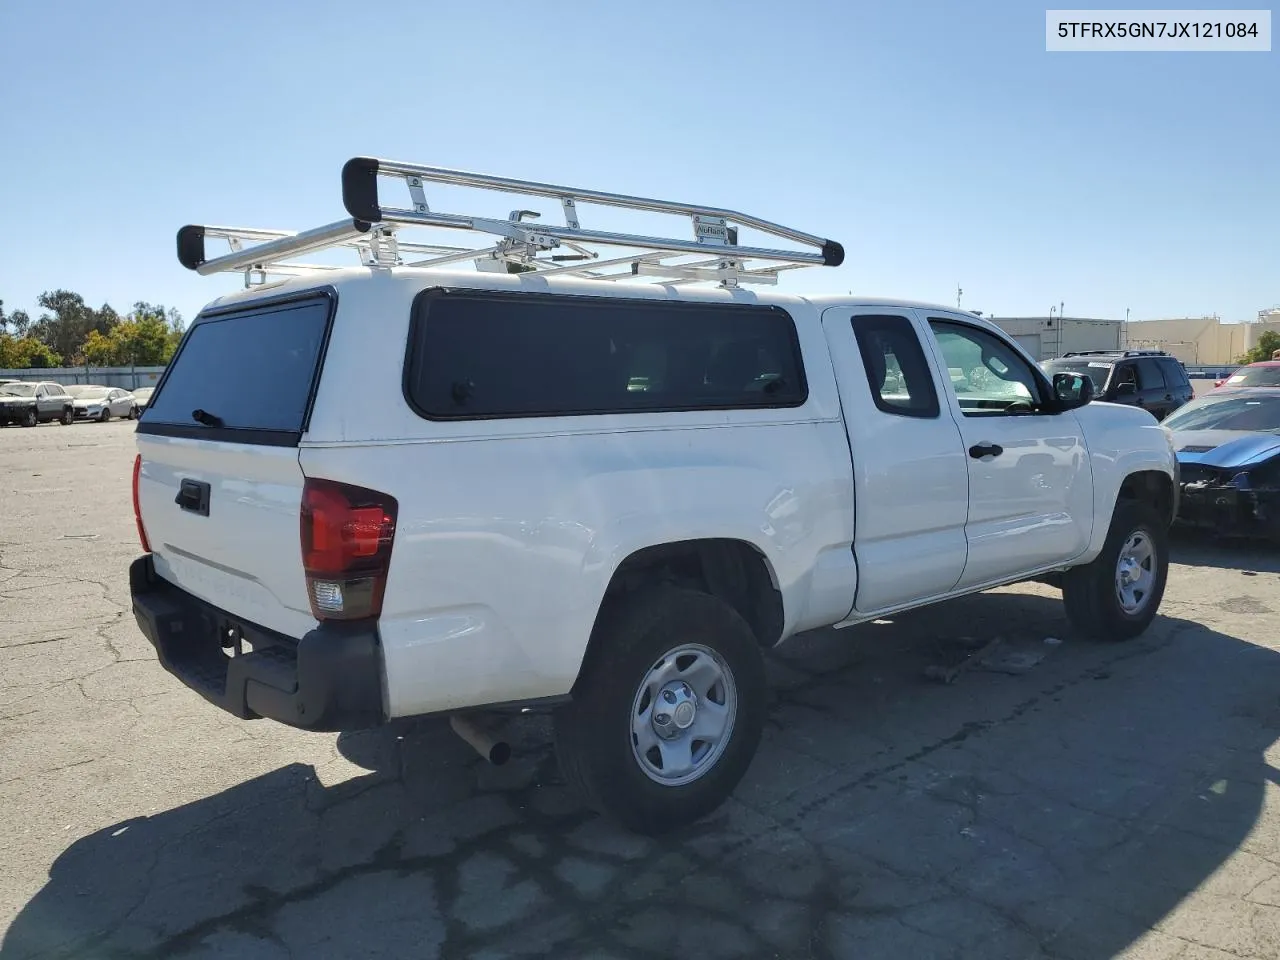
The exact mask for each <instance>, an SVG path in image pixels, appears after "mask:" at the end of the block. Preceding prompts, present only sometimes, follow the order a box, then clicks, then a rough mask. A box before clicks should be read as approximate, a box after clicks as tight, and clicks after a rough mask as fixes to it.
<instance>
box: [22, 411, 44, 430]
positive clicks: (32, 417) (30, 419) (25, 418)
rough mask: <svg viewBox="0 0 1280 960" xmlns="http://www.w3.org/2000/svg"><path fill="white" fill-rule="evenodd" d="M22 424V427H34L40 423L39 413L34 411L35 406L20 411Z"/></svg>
mask: <svg viewBox="0 0 1280 960" xmlns="http://www.w3.org/2000/svg"><path fill="white" fill-rule="evenodd" d="M22 425H23V426H24V427H36V426H39V425H40V414H39V413H37V412H36V408H35V407H31V408H30V409H28V410H24V411H22Z"/></svg>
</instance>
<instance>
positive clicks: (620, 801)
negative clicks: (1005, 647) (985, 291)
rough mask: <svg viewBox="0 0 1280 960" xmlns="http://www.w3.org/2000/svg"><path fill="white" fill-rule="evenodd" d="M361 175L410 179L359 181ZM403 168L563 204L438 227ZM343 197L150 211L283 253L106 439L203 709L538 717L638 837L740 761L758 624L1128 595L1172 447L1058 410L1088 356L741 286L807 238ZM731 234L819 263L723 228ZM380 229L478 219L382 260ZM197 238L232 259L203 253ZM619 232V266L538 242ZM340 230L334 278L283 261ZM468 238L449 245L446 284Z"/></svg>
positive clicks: (738, 768) (782, 632)
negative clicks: (1060, 355)
mask: <svg viewBox="0 0 1280 960" xmlns="http://www.w3.org/2000/svg"><path fill="white" fill-rule="evenodd" d="M371 168H372V169H371ZM379 175H381V176H383V177H386V176H392V177H401V178H403V179H406V180H407V181H408V183H409V186H410V191H411V194H412V195H413V199H414V201H415V203H414V204H413V205H412V206H410V207H406V208H403V209H396V210H392V209H388V208H385V207H382V206H380V205H379V203H378V198H377V192H376V190H377V188H376V185H375V186H373V187H370V184H369V182H368V181H372V182H374V183H375V184H376V178H377V177H378V176H379ZM462 177H467V178H470V179H469V180H466V181H462V180H459V179H457V178H462ZM415 178H417V182H416V184H415ZM449 178H454V179H452V180H451V179H449ZM423 180H442V181H445V182H453V183H462V184H463V185H466V186H481V187H486V186H490V187H493V185H494V184H495V183H496V187H493V188H494V189H499V190H505V191H508V192H525V193H528V194H531V195H534V196H540V197H555V198H557V199H558V200H560V202H561V203H562V204H563V205H564V210H565V217H566V221H567V222H566V225H565V226H563V227H559V226H557V227H554V228H552V227H544V226H541V225H538V226H536V227H535V226H532V225H531V224H530V222H529V221H528V219H527V211H516V212H515V213H513V214H512V216H511V217H509V218H507V219H505V220H487V219H483V218H476V217H472V218H467V221H468V222H467V223H466V224H459V223H458V222H452V221H451V220H450V218H453V221H456V220H459V219H461V218H460V217H459V216H458V215H452V214H438V213H435V212H432V211H430V210H429V208H428V207H427V205H426V202H425V200H423V201H422V202H421V206H420V207H419V206H418V204H417V196H418V194H419V193H421V190H422V181H423ZM477 181H481V182H477ZM566 197H568V198H569V200H568V202H567V203H565V198H566ZM575 197H576V200H577V201H578V202H594V203H604V204H609V203H612V204H613V205H614V206H627V205H630V206H632V207H636V208H637V209H646V210H650V211H656V212H661V213H672V212H677V213H686V214H690V215H692V216H693V217H694V227H695V230H694V240H692V241H683V240H661V239H660V238H653V237H648V236H644V237H641V236H631V235H622V234H612V233H610V234H605V233H598V232H593V231H589V230H587V229H585V228H583V227H582V226H581V225H580V224H579V222H578V214H577V207H576V204H575ZM344 200H345V201H346V205H347V209H348V212H349V213H350V214H351V219H348V220H343V221H339V222H338V223H337V224H332V225H329V226H327V227H323V228H318V229H317V230H314V231H308V232H306V233H302V234H296V235H293V234H287V233H284V232H278V231H277V232H272V231H248V230H245V231H241V232H240V235H239V239H237V238H236V235H235V232H234V231H231V230H229V229H222V228H202V227H188V228H184V230H183V231H181V232H180V234H179V243H178V246H179V257H180V259H181V260H182V262H183V263H184V264H185V265H187V266H188V267H191V268H193V269H196V270H199V271H200V272H202V273H212V272H217V271H220V270H233V271H245V272H246V275H247V276H252V277H253V278H254V279H257V278H258V277H260V276H266V275H268V274H276V273H281V274H293V275H294V276H292V278H291V279H287V280H285V281H283V282H272V283H267V284H255V285H251V286H249V288H248V289H246V290H245V291H242V292H240V293H236V294H233V295H230V296H226V297H223V298H221V299H219V300H216V301H214V302H213V303H212V304H211V305H209V306H208V307H207V308H206V309H205V310H204V311H203V312H202V313H201V314H200V316H199V317H198V318H197V319H196V320H195V321H194V322H193V323H192V325H191V328H190V329H189V331H188V332H187V334H186V337H185V339H184V340H183V342H182V345H181V346H180V348H179V350H178V352H177V355H176V356H175V358H174V360H173V362H172V363H171V364H170V366H169V368H168V370H167V371H166V373H165V375H164V377H163V379H162V380H161V382H160V384H159V386H158V387H157V389H156V391H155V393H154V395H153V396H152V398H151V401H150V403H149V405H148V406H147V408H146V411H145V412H144V413H143V414H142V416H141V419H140V422H139V425H138V428H137V444H138V457H137V461H136V464H135V469H134V480H133V497H134V505H135V510H136V514H137V524H138V533H139V536H140V539H141V542H142V547H143V550H144V555H143V556H142V557H140V558H139V559H138V560H137V561H136V562H135V563H134V564H133V566H132V568H131V570H130V581H131V587H132V594H133V609H134V612H135V615H136V617H137V621H138V624H139V625H140V627H141V629H142V631H143V632H144V633H145V634H146V636H147V638H148V639H149V640H150V641H151V642H152V644H154V646H155V648H156V650H157V652H158V655H159V658H160V662H161V663H162V664H163V665H164V667H165V668H166V669H168V670H169V671H171V672H172V673H173V674H174V675H175V676H177V677H178V678H179V679H180V680H182V681H183V682H184V683H185V684H187V685H188V686H190V687H191V688H193V689H195V690H197V691H198V692H199V693H201V694H202V695H203V696H205V697H206V698H207V699H208V700H210V701H211V702H212V703H214V704H216V705H217V706H219V707H221V708H223V709H225V710H228V711H230V712H231V713H233V714H235V715H236V716H238V717H242V718H244V719H253V718H259V717H265V718H271V719H275V720H278V721H280V722H283V723H287V724H292V725H294V726H298V727H304V728H310V729H313V730H330V731H331V730H347V729H356V728H362V727H368V726H372V725H376V724H380V723H385V722H389V721H392V720H395V719H397V718H405V717H419V716H423V715H430V714H441V715H449V716H451V717H454V718H458V719H459V721H460V722H461V723H465V722H467V721H468V718H469V717H471V716H472V715H474V714H488V713H492V712H495V711H504V710H523V709H547V710H550V711H552V712H553V714H554V727H555V733H556V741H557V749H558V751H559V756H560V759H561V764H562V767H563V769H564V772H565V775H566V777H567V778H568V779H569V780H570V781H571V782H573V783H574V784H576V785H577V786H579V787H580V788H581V789H582V790H583V792H584V793H585V795H586V796H587V797H588V798H589V799H590V800H591V801H592V802H593V803H594V804H595V805H596V806H597V807H598V808H599V809H601V810H602V811H604V812H606V813H608V814H610V815H611V816H613V817H614V818H615V819H617V820H618V821H620V822H621V823H622V824H624V825H625V826H627V827H629V828H631V829H634V830H638V831H645V832H657V831H661V830H665V829H668V828H671V827H674V826H677V825H680V824H685V823H688V822H690V821H692V820H695V819H697V818H699V817H701V816H703V815H705V814H706V813H708V812H709V811H710V810H712V809H714V808H715V807H716V806H717V805H718V804H720V803H721V802H722V801H723V800H724V798H725V797H726V796H728V795H729V794H730V793H731V792H732V790H733V789H734V787H735V786H736V785H737V783H738V781H739V780H740V778H741V777H742V775H743V774H744V772H745V771H746V769H747V767H748V765H749V763H750V762H751V759H752V756H753V754H754V752H755V750H756V747H757V744H758V742H759V738H760V734H761V728H762V723H763V721H764V716H765V711H766V702H767V698H766V684H765V677H764V668H763V659H762V651H764V650H765V649H767V648H769V647H772V646H774V645H775V644H778V643H780V642H781V641H783V640H785V639H786V638H788V637H790V636H792V635H793V634H796V633H798V632H800V631H804V630H810V629H813V628H817V627H826V626H836V627H844V626H848V625H851V624H856V623H859V622H861V621H865V620H871V619H873V618H877V617H881V616H884V615H886V614H891V613H893V612H895V611H901V610H905V609H909V608H912V607H919V606H922V605H925V604H931V603H936V602H938V601H940V600H945V599H947V598H950V597H956V596H960V595H962V594H968V593H973V592H975V591H980V590H984V589H987V588H989V587H993V586H996V585H1000V584H1008V583H1013V582H1017V581H1025V580H1030V579H1042V580H1048V581H1050V582H1057V583H1060V584H1061V586H1062V589H1063V595H1064V601H1065V605H1066V612H1067V614H1068V615H1069V617H1070V619H1071V621H1072V622H1073V623H1074V624H1075V626H1076V627H1077V628H1079V629H1080V630H1081V631H1083V632H1085V633H1087V634H1091V635H1095V636H1097V637H1099V638H1102V639H1114V640H1122V639H1126V638H1129V637H1133V636H1135V635H1137V634H1139V633H1141V632H1142V631H1143V630H1144V629H1145V628H1146V627H1147V626H1148V624H1149V623H1150V622H1151V620H1152V618H1153V617H1154V616H1155V614H1156V609H1157V607H1158V605H1159V603H1160V600H1161V596H1162V593H1163V591H1164V585H1165V577H1166V571H1167V567H1168V555H1167V550H1166V532H1167V528H1168V526H1169V523H1170V521H1171V518H1172V517H1173V515H1174V512H1175V506H1176V497H1177V490H1178V484H1177V466H1176V459H1175V457H1174V454H1173V450H1172V447H1171V444H1170V441H1169V437H1168V434H1167V432H1166V431H1165V430H1164V429H1163V428H1162V427H1160V426H1159V425H1158V424H1157V423H1156V421H1155V420H1154V419H1153V418H1152V416H1151V415H1150V414H1149V413H1147V412H1145V411H1143V410H1138V409H1135V408H1132V407H1126V406H1117V405H1112V404H1105V403H1091V402H1090V399H1091V392H1090V382H1089V380H1088V379H1087V378H1084V377H1080V376H1078V375H1075V374H1070V373H1066V374H1059V375H1057V376H1055V377H1054V378H1053V380H1052V381H1050V380H1049V379H1048V378H1047V377H1046V375H1045V374H1044V373H1043V372H1042V371H1041V370H1040V369H1039V368H1038V367H1037V365H1036V364H1035V363H1034V362H1033V361H1032V359H1031V358H1030V357H1028V356H1027V355H1026V354H1025V353H1023V351H1022V350H1021V349H1020V348H1019V347H1018V346H1017V345H1016V344H1015V343H1014V342H1013V341H1012V340H1011V339H1010V338H1009V337H1007V336H1006V335H1004V334H1003V333H1002V332H1001V331H1000V330H999V329H998V328H996V327H995V326H994V325H992V324H990V323H988V322H986V321H984V320H982V319H981V318H979V317H977V316H974V315H972V314H969V313H965V312H962V311H959V310H956V309H950V308H947V307H941V306H932V305H928V304H920V303H908V302H900V301H885V300H870V299H861V298H858V297H843V296H841V297H807V296H788V295H781V294H771V293H758V292H754V291H752V292H749V291H748V290H747V289H746V288H745V287H744V286H743V284H744V283H745V282H746V281H748V280H761V279H764V280H766V281H767V280H769V279H771V278H772V277H774V276H776V273H774V272H772V271H771V269H770V267H769V266H766V267H765V268H760V267H755V268H751V267H749V266H748V263H749V261H750V260H751V258H752V257H757V258H760V259H763V260H765V261H766V263H767V264H772V265H773V267H775V268H776V266H777V265H778V263H779V262H782V263H796V262H798V263H801V264H808V263H813V264H821V263H828V264H829V263H832V262H838V261H839V259H840V258H841V257H842V252H841V249H840V247H839V245H838V244H835V243H833V242H831V241H825V240H822V239H821V238H817V237H810V236H809V235H806V234H800V233H799V232H797V231H791V230H787V228H781V227H776V225H772V224H769V223H768V222H767V221H761V220H757V219H755V218H750V217H746V216H745V215H740V214H733V213H732V212H731V211H721V210H713V209H706V208H700V207H684V206H682V205H675V204H664V203H663V202H661V201H642V200H640V199H638V198H629V197H620V196H617V195H613V194H598V193H592V192H590V191H571V190H570V189H569V188H564V187H555V186H551V185H546V184H532V183H527V182H523V181H511V180H501V181H498V180H497V179H496V178H494V179H493V181H492V183H491V182H489V181H488V180H485V178H481V177H480V176H479V175H472V174H460V173H458V172H456V171H441V170H439V169H438V168H431V167H416V166H410V165H405V164H388V163H386V162H385V161H381V162H380V161H372V160H363V159H361V160H357V161H352V162H351V163H350V164H348V167H347V169H346V170H345V171H344ZM642 203H643V204H650V205H651V206H650V207H640V206H639V205H640V204H642ZM654 204H663V206H661V207H656V208H655V207H653V206H652V205H654ZM690 212H691V213H690ZM415 217H416V218H417V219H414V218H415ZM735 220H736V221H737V222H739V223H741V224H746V226H747V227H753V228H758V229H764V230H766V231H769V230H770V229H772V232H774V233H775V235H778V236H784V237H787V238H790V239H792V240H797V241H798V242H800V243H809V244H811V245H812V246H815V247H818V248H819V252H817V253H813V254H809V253H800V252H795V253H790V254H784V253H783V252H781V251H778V250H776V249H773V248H763V247H746V246H742V245H740V244H739V243H738V242H737V241H738V238H737V236H736V233H737V230H736V228H734V227H726V226H724V224H725V223H726V222H729V223H731V222H735ZM442 221H448V222H442ZM708 222H709V226H708ZM762 225H763V226H762ZM409 226H426V227H435V228H438V229H439V228H448V227H453V228H455V229H465V230H472V231H475V230H479V231H484V232H489V233H492V234H495V235H496V236H497V238H498V242H497V244H496V245H495V246H494V247H491V248H482V249H480V250H478V251H477V250H464V251H462V252H461V253H459V252H458V249H457V248H449V247H445V246H443V245H440V244H439V243H438V242H435V243H431V244H424V243H420V244H417V245H414V244H411V243H410V242H409V241H407V240H405V239H404V238H403V237H398V236H397V231H399V230H402V229H405V228H407V227H409ZM782 231H785V232H782ZM219 236H222V237H224V238H226V239H232V240H233V241H234V242H233V243H232V245H231V246H232V252H231V253H229V254H226V255H225V256H222V257H218V258H213V259H208V258H207V257H206V254H205V250H204V247H205V243H206V241H207V240H209V239H213V238H217V237H219ZM601 238H605V239H601ZM619 238H621V241H625V242H626V244H629V245H630V247H631V248H633V249H638V250H640V252H639V253H635V252H633V253H631V254H628V255H627V256H625V257H616V258H614V261H613V262H614V263H622V264H623V269H624V272H626V273H627V274H629V275H632V276H636V277H637V280H636V282H630V281H629V280H628V278H627V277H626V276H623V277H622V278H621V280H619V278H618V275H617V274H613V275H610V274H608V273H607V271H606V269H605V268H606V265H607V264H609V262H610V261H608V260H601V259H600V258H599V256H598V255H594V254H592V255H590V257H591V258H590V259H585V260H583V261H579V262H580V263H582V264H583V265H582V266H575V263H574V261H572V260H569V261H567V262H566V260H565V259H551V257H552V256H553V254H550V251H555V250H562V251H563V250H569V251H581V250H583V249H586V244H587V243H588V242H589V241H590V242H596V243H600V244H612V245H613V246H614V247H618V246H623V245H624V244H623V243H622V242H621V241H620V239H619ZM249 243H252V244H253V245H252V246H246V244H249ZM335 246H336V247H343V248H348V247H354V248H355V249H356V250H357V251H358V252H359V255H360V256H361V258H362V260H364V264H363V265H361V266H358V267H351V268H334V267H332V265H328V264H326V265H320V266H315V267H314V268H310V269H309V268H305V267H303V266H300V265H299V263H300V260H299V257H302V256H303V255H305V254H308V253H310V252H314V251H315V250H317V249H327V248H331V247H335ZM698 249H701V250H702V251H703V259H702V261H694V262H693V263H692V264H690V263H689V262H688V260H687V258H688V257H689V256H691V255H692V256H697V252H696V251H697V250H698ZM707 254H710V256H711V257H712V261H711V264H710V266H708V265H707V260H706V256H707ZM570 255H571V256H579V255H581V256H588V254H577V253H571V254H570ZM407 256H416V257H419V258H422V259H425V260H426V261H427V265H426V266H425V267H422V266H412V265H408V264H406V257H407ZM464 257H468V258H470V259H472V260H475V261H476V263H477V266H479V269H478V270H453V271H449V270H446V269H443V268H444V267H447V266H448V264H450V263H457V262H459V261H460V260H462V259H463V258H464ZM628 257H629V258H631V259H629V260H628ZM664 258H665V259H664ZM679 258H685V260H684V261H683V262H677V263H672V262H671V260H672V259H677V260H679ZM788 258H789V259H788ZM805 258H810V259H805ZM624 261H626V262H625V263H624ZM493 264H497V265H498V267H499V271H498V272H494V271H493V266H492V265H493ZM507 264H515V265H516V266H515V268H514V270H512V268H509V267H507V266H506V265H507ZM699 264H701V265H699ZM628 268H629V269H628ZM575 271H576V273H577V275H576V276H575V275H572V274H574V273H575ZM664 271H665V272H666V279H667V281H668V282H664V283H649V282H644V281H645V279H646V278H648V277H661V276H662V273H663V272H664ZM583 273H586V274H587V277H586V278H584V277H583ZM556 274H559V275H556ZM566 274H569V275H566ZM672 278H675V279H672ZM705 279H711V280H718V281H719V283H720V286H719V287H713V288H711V289H698V288H697V287H696V283H695V282H694V281H698V280H705ZM472 719H474V717H472ZM459 729H460V730H468V729H469V730H470V731H471V739H472V741H473V742H475V740H476V739H477V736H478V735H477V733H476V729H475V726H474V724H473V725H471V726H470V727H462V726H460V727H459Z"/></svg>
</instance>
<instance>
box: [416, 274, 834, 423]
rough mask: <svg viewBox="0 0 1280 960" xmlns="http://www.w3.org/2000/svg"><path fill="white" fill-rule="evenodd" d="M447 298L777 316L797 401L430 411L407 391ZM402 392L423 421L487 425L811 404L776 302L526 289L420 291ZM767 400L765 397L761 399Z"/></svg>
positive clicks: (796, 347) (795, 346)
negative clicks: (430, 324)
mask: <svg viewBox="0 0 1280 960" xmlns="http://www.w3.org/2000/svg"><path fill="white" fill-rule="evenodd" d="M446 297H461V298H464V299H475V300H507V301H514V302H521V301H529V300H543V301H550V302H554V301H564V302H569V303H582V302H583V301H597V302H600V303H602V304H604V305H609V304H614V303H620V304H621V303H625V304H628V305H631V304H652V305H658V304H661V305H662V306H663V307H665V308H669V309H675V310H705V309H709V308H710V309H725V308H728V309H735V310H742V309H754V310H768V311H772V312H775V313H779V314H781V315H782V316H784V317H785V318H786V320H787V323H788V327H789V336H788V339H789V341H790V344H791V350H792V354H793V357H794V360H795V366H796V373H797V375H798V377H799V381H800V382H799V384H798V385H797V386H798V388H799V392H798V398H797V399H790V400H786V401H777V400H774V401H770V402H765V403H731V404H715V405H709V404H696V405H671V406H663V407H646V408H645V409H643V410H637V409H635V408H634V407H625V408H621V409H617V410H585V411H582V412H575V411H572V410H570V411H552V412H546V411H531V412H522V413H500V414H491V413H484V414H474V413H468V414H440V413H432V412H430V411H428V410H427V409H426V408H425V407H423V406H422V405H421V404H420V403H418V401H417V400H416V399H415V397H414V396H413V391H412V389H411V388H410V387H411V383H412V381H413V379H414V377H413V372H414V371H415V370H416V362H417V359H418V351H419V349H420V344H421V343H422V339H423V338H422V337H421V336H420V335H419V334H420V332H421V328H422V325H423V324H424V323H425V322H426V318H427V315H428V313H429V312H430V307H431V304H432V303H434V302H435V301H437V300H441V299H444V298H446ZM400 392H401V394H402V395H403V396H404V401H405V403H407V404H408V405H409V409H410V410H412V411H413V412H414V413H415V414H417V415H418V416H419V417H421V418H422V419H424V420H428V421H431V422H434V423H456V422H468V421H485V420H532V419H538V418H547V419H556V420H560V419H567V418H570V417H572V418H575V419H577V418H581V417H610V416H624V415H625V416H641V415H644V414H655V413H657V414H664V413H713V412H716V411H725V410H784V409H794V408H796V407H802V406H804V405H805V404H806V403H808V402H809V380H808V376H807V375H806V373H805V368H804V355H803V352H802V351H801V348H800V334H799V331H798V330H797V329H796V322H795V318H794V317H793V316H792V315H791V313H790V312H789V311H787V310H785V309H783V308H782V307H780V306H778V305H776V304H763V303H759V304H733V303H717V302H699V301H693V300H668V299H666V298H663V297H608V296H580V295H576V294H563V293H543V292H540V291H537V292H535V291H528V290H486V289H482V288H477V287H447V286H439V287H428V288H426V289H425V290H420V291H419V292H418V293H417V294H416V295H415V296H414V298H413V304H412V306H411V307H410V314H409V336H408V342H407V343H406V344H405V354H404V364H403V365H402V367H401V378H400ZM762 396H766V395H762Z"/></svg>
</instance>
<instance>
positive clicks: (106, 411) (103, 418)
mask: <svg viewBox="0 0 1280 960" xmlns="http://www.w3.org/2000/svg"><path fill="white" fill-rule="evenodd" d="M98 420H99V422H101V423H109V422H110V421H111V408H110V407H103V408H102V412H101V413H100V414H98Z"/></svg>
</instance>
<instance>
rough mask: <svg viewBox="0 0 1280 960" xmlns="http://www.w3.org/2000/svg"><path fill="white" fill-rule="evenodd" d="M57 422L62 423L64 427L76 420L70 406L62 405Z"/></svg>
mask: <svg viewBox="0 0 1280 960" xmlns="http://www.w3.org/2000/svg"><path fill="white" fill-rule="evenodd" d="M58 422H59V423H60V424H62V425H63V426H64V427H69V426H71V425H72V424H73V423H75V422H76V415H75V411H73V410H72V409H71V408H70V407H63V408H62V416H60V417H59V418H58Z"/></svg>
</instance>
